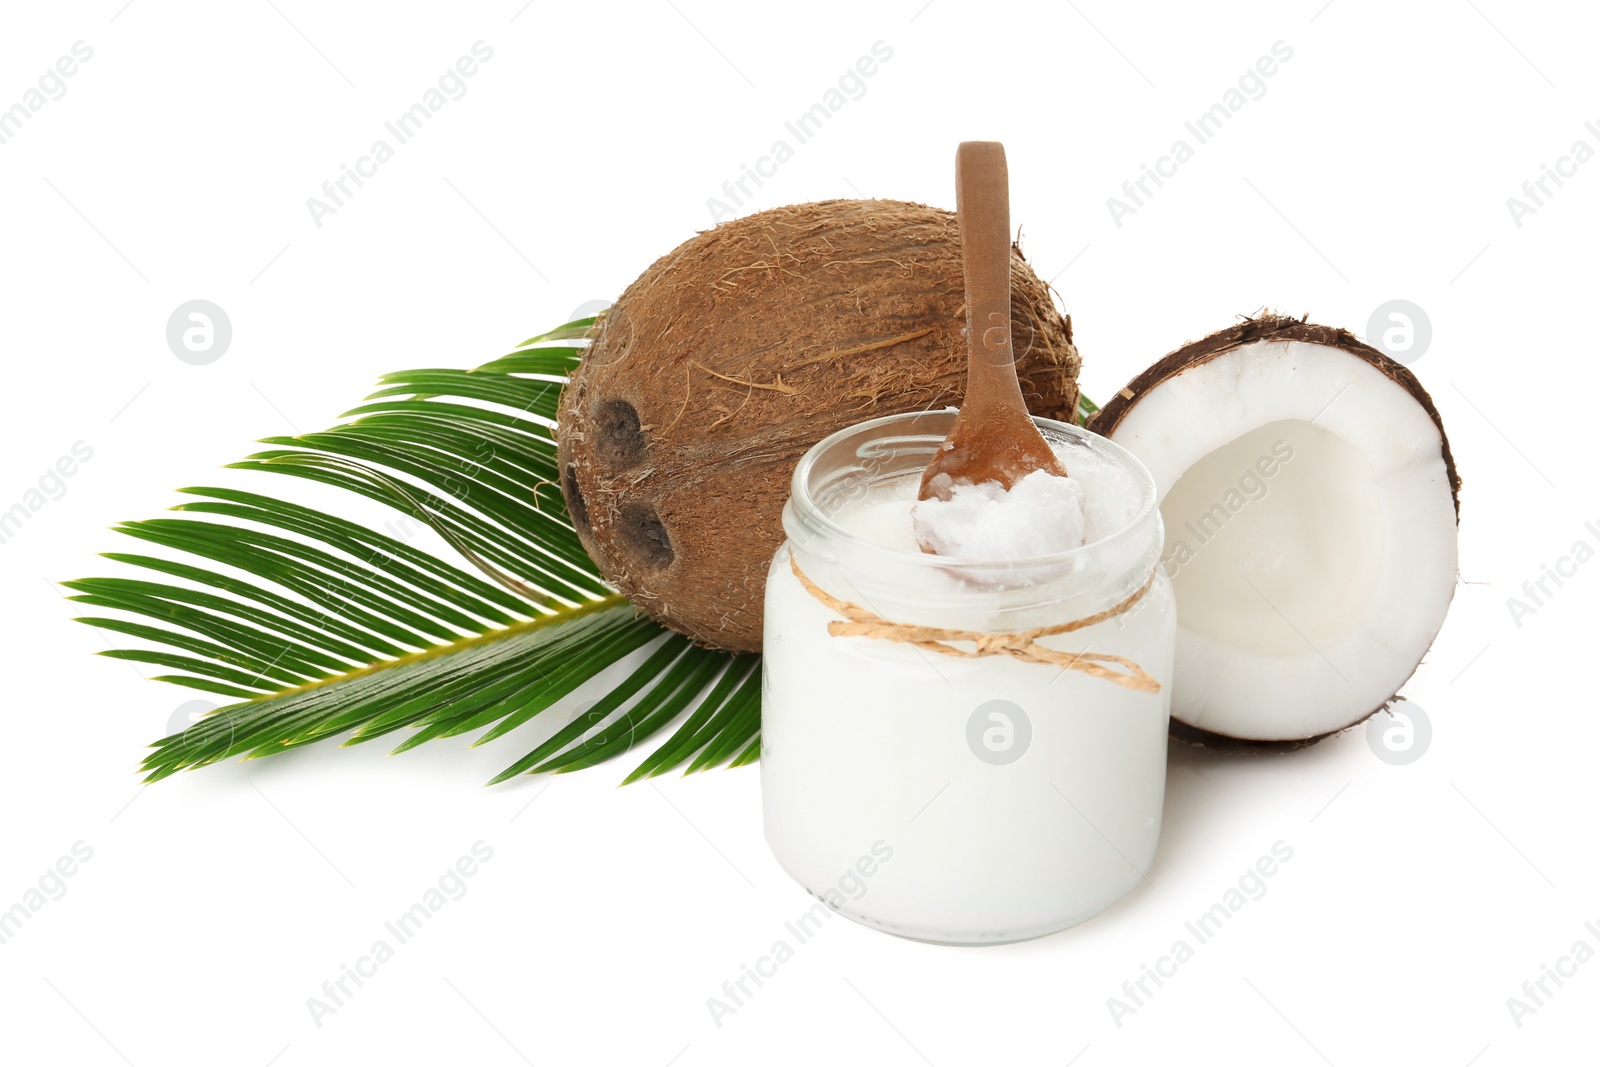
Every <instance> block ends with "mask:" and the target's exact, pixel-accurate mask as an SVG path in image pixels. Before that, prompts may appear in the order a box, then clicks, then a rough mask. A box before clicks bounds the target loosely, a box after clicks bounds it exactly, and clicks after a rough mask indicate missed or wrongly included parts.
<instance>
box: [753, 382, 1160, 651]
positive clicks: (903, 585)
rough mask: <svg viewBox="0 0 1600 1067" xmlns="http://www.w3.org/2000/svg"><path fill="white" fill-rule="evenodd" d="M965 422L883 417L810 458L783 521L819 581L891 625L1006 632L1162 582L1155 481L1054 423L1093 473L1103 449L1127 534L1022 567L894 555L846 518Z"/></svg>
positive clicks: (1114, 449)
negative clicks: (842, 516)
mask: <svg viewBox="0 0 1600 1067" xmlns="http://www.w3.org/2000/svg"><path fill="white" fill-rule="evenodd" d="M954 419H955V415H954V412H953V411H940V412H919V413H913V414H910V415H896V416H888V417H887V418H883V419H875V420H872V421H871V422H868V423H862V424H860V425H859V426H854V427H850V428H848V429H846V430H843V431H840V433H837V434H834V435H833V436H832V437H829V438H828V439H826V440H824V441H822V442H820V443H819V444H818V445H817V446H816V447H814V448H813V449H812V450H811V451H810V452H808V453H807V454H806V456H805V458H804V459H802V461H801V463H800V465H799V466H798V467H797V468H796V470H795V476H794V483H793V485H792V487H791V492H790V498H789V503H788V504H787V505H786V506H785V508H784V513H783V522H784V530H785V532H786V534H787V535H788V539H789V549H790V551H791V552H792V553H793V555H794V559H795V561H796V562H797V563H798V565H799V566H800V568H801V569H802V571H803V572H804V573H805V575H806V576H807V577H808V578H809V579H810V580H811V581H813V582H815V583H816V584H817V585H818V586H820V587H821V588H822V589H824V590H826V591H827V592H828V593H829V594H831V595H832V596H835V597H837V598H839V599H841V600H846V601H849V602H851V603H853V604H857V605H859V606H861V607H863V608H866V609H867V610H869V611H871V612H873V613H874V614H877V615H879V616H882V617H883V618H885V619H888V620H890V621H894V622H903V623H910V624H914V625H924V626H937V627H943V628H950V629H965V630H975V631H980V632H990V633H1004V632H1014V631H1019V630H1027V629H1034V628H1037V627H1043V626H1053V625H1059V624H1061V623H1062V622H1066V621H1071V620H1074V619H1080V618H1087V617H1089V616H1092V615H1096V614H1098V613H1100V612H1103V611H1105V610H1107V609H1109V608H1111V607H1112V606H1113V605H1116V604H1118V603H1121V602H1122V601H1124V600H1126V599H1127V598H1128V597H1129V596H1130V595H1131V594H1133V593H1135V592H1136V591H1137V590H1139V589H1141V588H1143V587H1145V586H1146V585H1147V584H1148V583H1149V582H1150V581H1151V580H1152V576H1153V575H1154V573H1155V570H1156V568H1157V566H1158V565H1159V562H1160V553H1161V548H1162V540H1163V533H1162V527H1161V513H1160V510H1159V509H1158V508H1157V507H1156V506H1155V486H1154V484H1153V482H1152V481H1151V479H1150V476H1149V474H1148V473H1147V472H1146V471H1145V470H1144V468H1143V466H1142V465H1140V464H1139V463H1138V461H1137V460H1135V459H1134V458H1133V457H1132V456H1131V455H1128V454H1127V453H1126V452H1125V451H1124V450H1122V449H1121V448H1119V447H1118V446H1116V445H1114V444H1112V443H1111V442H1109V441H1106V440H1105V439H1104V438H1100V437H1097V436H1095V435H1093V434H1090V433H1088V432H1087V431H1085V430H1082V429H1080V428H1078V427H1074V426H1067V425H1065V424H1062V423H1055V422H1052V421H1050V420H1046V419H1039V420H1035V421H1036V422H1037V423H1038V424H1039V426H1040V430H1041V432H1043V433H1044V434H1045V436H1046V439H1047V440H1050V441H1051V443H1052V445H1053V446H1058V447H1059V448H1063V449H1068V450H1069V452H1070V450H1072V449H1077V450H1080V451H1079V452H1076V453H1071V454H1077V455H1079V456H1080V458H1081V459H1082V461H1083V463H1084V464H1086V465H1087V464H1088V463H1089V461H1090V453H1093V460H1094V463H1095V464H1096V466H1095V469H1096V470H1099V471H1101V472H1102V473H1101V475H1098V476H1097V482H1096V484H1097V485H1098V487H1099V489H1100V491H1101V492H1103V493H1108V494H1111V493H1116V494H1120V496H1121V497H1122V499H1120V500H1116V501H1101V502H1100V503H1101V506H1102V512H1103V513H1109V514H1111V515H1112V516H1113V520H1112V521H1111V524H1112V525H1114V526H1116V528H1115V529H1113V530H1111V531H1110V532H1105V531H1102V533H1104V536H1100V537H1098V538H1097V539H1096V540H1094V541H1092V542H1091V543H1089V544H1086V545H1084V546H1082V547H1081V548H1076V549H1072V550H1070V551H1067V552H1061V553H1055V554H1053V555H1049V556H1039V557H1031V558H1027V559H1017V560H988V561H964V560H951V559H948V558H946V557H941V556H936V555H931V554H928V553H922V552H912V551H905V550H901V549H897V548H891V547H889V546H887V545H884V544H880V543H878V542H876V541H873V540H869V539H867V538H864V537H861V536H859V535H857V534H854V533H852V532H850V531H848V530H846V529H845V528H844V527H843V526H841V525H840V524H839V523H838V522H837V521H835V520H834V518H833V516H834V515H836V514H837V513H838V512H839V510H840V509H841V508H842V507H844V506H846V505H848V504H849V503H851V502H853V501H857V500H860V499H862V498H863V497H864V496H870V495H871V494H873V493H883V492H885V490H886V487H887V486H888V485H890V484H891V483H895V482H903V480H904V479H905V478H907V477H910V476H914V475H916V474H917V473H918V472H920V471H921V470H922V469H923V468H924V467H925V466H926V465H927V462H928V459H929V458H930V457H931V456H932V455H933V453H934V451H935V450H936V449H937V447H938V445H939V443H940V442H941V441H942V440H943V439H944V436H945V435H946V434H947V433H948V432H949V428H950V426H951V425H953V423H954ZM1073 467H1074V463H1073V462H1072V461H1071V460H1070V459H1069V460H1068V469H1069V470H1071V469H1072V468H1073ZM1087 484H1088V483H1086V485H1087ZM1086 491H1087V490H1086ZM1113 505H1114V506H1113ZM908 508H909V504H908ZM1123 517H1126V521H1120V520H1121V519H1122V518H1123ZM908 521H909V518H908Z"/></svg>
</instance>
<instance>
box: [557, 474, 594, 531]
mask: <svg viewBox="0 0 1600 1067" xmlns="http://www.w3.org/2000/svg"><path fill="white" fill-rule="evenodd" d="M561 488H562V490H563V491H564V492H565V493H566V497H567V512H568V514H570V515H571V516H572V524H573V526H575V527H576V528H577V530H578V532H579V533H582V534H587V533H589V505H587V504H585V503H584V502H583V489H582V487H581V486H579V485H578V468H577V467H576V466H574V465H573V464H571V463H568V464H567V469H566V470H565V471H563V472H562V473H561Z"/></svg>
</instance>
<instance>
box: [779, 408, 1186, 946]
mask: <svg viewBox="0 0 1600 1067" xmlns="http://www.w3.org/2000/svg"><path fill="white" fill-rule="evenodd" d="M954 421H955V412H954V411H953V410H945V411H932V412H918V413H912V414H905V415H891V416H888V417H885V418H879V419H874V420H872V421H870V422H864V423H861V424H859V425H856V426H852V427H849V428H847V429H845V430H842V431H840V432H838V433H836V434H834V435H832V436H831V437H828V438H827V439H826V440H824V441H821V442H820V443H818V444H817V445H816V446H815V447H814V448H812V449H811V450H810V451H809V452H807V453H806V455H805V456H804V458H802V459H801V461H800V463H799V465H798V466H797V467H796V469H795V472H794V478H793V483H792V486H791V491H790V497H789V502H788V505H787V506H786V507H785V508H784V513H783V522H784V529H785V532H786V534H787V536H788V540H787V541H786V542H785V543H784V545H783V546H782V547H781V548H780V549H779V551H778V553H777V555H776V556H775V557H774V559H773V561H772V566H771V569H770V572H769V573H768V576H767V587H766V605H765V635H766V636H765V644H764V654H763V660H762V671H763V691H762V692H763V696H762V726H761V793H762V806H763V817H764V822H765V829H766V837H767V842H768V844H769V845H770V846H771V848H772V850H773V852H774V854H775V855H776V856H777V859H778V862H779V863H781V864H782V865H783V867H784V869H785V870H787V871H788V872H789V873H790V874H791V875H792V876H793V877H794V878H795V879H796V880H798V881H799V882H800V884H801V885H803V886H805V888H806V889H807V891H809V892H811V893H812V894H813V895H814V896H817V897H818V898H819V899H820V900H821V901H822V902H823V903H824V904H825V905H826V906H828V907H830V908H833V909H834V910H835V911H837V912H839V913H841V914H843V915H846V916H848V917H850V918H852V919H855V920H856V921H858V922H861V923H864V924H866V925H869V926H873V927H877V928H878V929H881V930H886V931H888V932H890V933H894V934H899V935H901V936H904V937H910V938H916V939H919V940H925V941H934V942H940V943H947V944H982V943H1000V942H1007V941H1018V940H1023V939H1026V938H1031V937H1038V936H1041V935H1043V934H1048V933H1052V932H1054V931H1057V930H1061V929H1064V928H1066V927H1069V926H1072V925H1074V924H1076V923H1080V922H1082V921H1084V920H1085V919H1087V918H1089V917H1090V916H1092V915H1094V914H1096V913H1097V912H1099V911H1101V910H1102V909H1104V908H1106V907H1108V906H1109V905H1110V904H1111V903H1112V902H1114V901H1116V900H1117V899H1118V898H1119V897H1121V896H1122V895H1123V894H1124V893H1126V892H1127V891H1128V890H1129V889H1131V888H1132V887H1133V886H1134V885H1135V884H1137V883H1138V882H1139V881H1140V880H1141V879H1142V878H1143V877H1144V875H1145V872H1146V870H1147V869H1148V868H1149V866H1150V863H1151V861H1152V859H1153V857H1154V855H1155V848H1156V839H1157V837H1158V835H1159V833H1160V827H1161V806H1162V798H1163V794H1164V786H1165V776H1166V757H1167V710H1168V705H1169V702H1170V693H1171V685H1170V682H1171V677H1172V658H1173V647H1174V634H1175V626H1176V611H1175V609H1174V606H1173V599H1172V591H1171V587H1170V584H1169V582H1168V580H1167V578H1166V576H1165V575H1164V574H1163V573H1162V571H1161V568H1160V551H1161V546H1162V527H1161V513H1160V511H1159V509H1158V508H1157V500H1156V491H1155V485H1154V483H1153V482H1152V480H1151V478H1150V475H1149V472H1147V471H1146V470H1145V469H1144V467H1143V465H1141V464H1140V463H1139V461H1138V460H1136V459H1135V458H1134V457H1133V456H1132V455H1130V454H1129V453H1128V452H1127V451H1125V450H1124V449H1122V448H1121V447H1119V446H1117V445H1115V444H1113V443H1111V442H1110V441H1108V440H1106V439H1105V438H1102V437H1098V436H1096V435H1094V434H1091V433H1089V432H1088V431H1086V430H1082V429H1079V428H1078V427H1075V426H1069V425H1066V424H1063V423H1058V422H1053V421H1050V420H1047V419H1037V420H1035V421H1036V422H1037V423H1038V426H1039V429H1040V431H1041V432H1042V433H1043V434H1044V435H1045V438H1046V439H1047V440H1048V441H1049V442H1050V443H1051V445H1052V447H1054V448H1055V449H1056V450H1057V452H1058V454H1060V455H1061V456H1062V458H1063V460H1064V462H1065V464H1066V467H1067V470H1068V472H1069V474H1073V472H1074V470H1075V468H1076V469H1077V471H1078V474H1074V475H1073V476H1079V474H1081V475H1082V476H1083V477H1084V478H1085V481H1084V485H1085V495H1086V504H1087V508H1088V510H1089V512H1090V515H1091V519H1090V522H1091V529H1090V534H1091V538H1092V539H1091V540H1090V541H1089V543H1087V544H1085V545H1084V546H1083V547H1081V548H1076V549H1072V550H1070V551H1066V552H1060V553H1056V554H1054V555H1049V556H1039V557H1034V558H1029V559H1010V560H989V561H981V560H979V561H974V560H965V559H963V560H960V561H953V560H950V559H947V558H944V557H940V556H936V555H930V554H927V553H923V552H920V551H917V550H915V549H914V548H910V547H906V546H901V547H890V546H889V545H887V544H885V543H881V542H880V540H876V539H873V538H870V537H867V536H862V535H860V534H858V533H852V532H851V531H850V530H849V529H847V528H846V527H845V526H844V525H842V524H841V523H840V522H839V521H836V519H837V517H839V516H840V515H842V514H844V513H845V509H850V508H860V507H862V506H863V505H873V503H874V501H875V500H877V498H878V497H879V496H886V495H892V494H891V493H890V490H889V487H890V486H891V485H895V484H897V483H898V485H899V486H900V489H901V495H902V496H906V489H905V485H906V479H908V478H915V477H917V476H919V475H920V473H921V471H922V470H923V469H924V468H925V467H926V466H927V463H928V461H929V459H930V458H931V456H932V455H933V453H934V450H935V449H936V448H937V447H938V445H939V443H940V442H941V441H943V440H944V438H945V436H946V435H947V434H948V433H949V431H950V428H951V427H952V426H953V425H954ZM1090 472H1093V477H1092V478H1090V477H1089V473H1090ZM911 495H914V491H912V492H911ZM909 507H910V504H909V500H907V502H906V504H905V509H906V511H907V512H909ZM906 523H907V525H909V519H907V520H906ZM1096 523H1098V526H1099V531H1100V532H1099V534H1096V533H1095V524H1096ZM846 612H855V617H856V618H857V620H858V621H859V620H860V619H862V618H865V619H867V622H866V623H865V631H866V632H862V627H860V626H858V627H855V628H851V627H850V626H849V625H848V623H847V620H846V619H845V613H846ZM1102 613H1105V616H1106V617H1103V619H1102V621H1099V622H1094V621H1093V618H1092V617H1094V616H1099V615H1101V614H1102ZM1080 620H1088V621H1089V624H1088V625H1083V626H1081V627H1080V628H1076V629H1072V628H1071V627H1072V624H1074V623H1076V622H1078V621H1080ZM830 623H831V624H834V627H835V628H836V629H837V628H840V627H843V628H844V629H845V631H846V632H844V633H834V632H831V631H830ZM908 626H911V627H933V628H938V629H941V630H945V631H956V632H958V633H967V634H970V635H972V637H970V638H960V637H958V636H953V635H951V634H944V635H933V636H930V634H931V631H921V632H918V633H908V632H907V631H906V629H905V627H908ZM1041 629H1046V630H1065V632H1052V633H1048V634H1045V635H1042V636H1036V637H1035V638H1034V641H1035V642H1036V646H1042V647H1043V648H1044V649H1048V650H1051V651H1049V652H1047V653H1044V654H1043V656H1044V658H1045V659H1047V660H1048V661H1046V662H1040V661H1039V659H1040V656H1031V657H1030V656H1028V655H1026V654H1025V655H1023V656H1018V655H1015V654H1013V653H1010V652H1005V651H1000V652H997V653H995V654H985V655H976V654H974V653H976V652H977V651H978V650H979V649H978V644H977V641H976V638H977V637H978V636H979V635H985V634H1011V635H1018V634H1024V633H1025V632H1027V631H1037V630H1041ZM889 632H892V633H894V634H898V635H901V636H902V637H904V638H906V639H902V640H896V639H892V638H891V637H888V636H881V635H883V634H885V633H889ZM912 639H915V641H920V642H921V643H914V641H913V640H912ZM1023 643H1024V644H1025V643H1026V642H1025V640H1024V641H1023ZM1006 644H1007V645H1008V646H1012V647H1015V646H1016V645H1017V644H1018V639H1016V638H1013V639H1011V640H1008V641H1007V642H1006ZM961 652H964V653H966V655H961V654H956V653H961ZM1061 653H1067V654H1082V657H1083V658H1082V659H1072V658H1071V656H1062V655H1061ZM1109 657H1120V658H1121V659H1120V661H1119V660H1117V659H1115V658H1109ZM1064 663H1065V664H1067V665H1064ZM1128 665H1136V666H1133V667H1131V668H1130V666H1128ZM1139 669H1142V672H1144V673H1145V675H1146V676H1147V678H1146V682H1145V687H1146V688H1145V691H1141V690H1140V689H1139V688H1138V687H1137V686H1135V685H1133V684H1131V683H1130V682H1129V680H1128V679H1129V676H1130V674H1131V671H1133V670H1139ZM1108 675H1109V677H1108ZM1118 675H1120V676H1121V677H1122V678H1123V681H1121V682H1119V681H1117V680H1114V677H1115V676H1118ZM1152 686H1154V687H1158V690H1157V691H1151V687H1152ZM813 910H815V907H814V908H813Z"/></svg>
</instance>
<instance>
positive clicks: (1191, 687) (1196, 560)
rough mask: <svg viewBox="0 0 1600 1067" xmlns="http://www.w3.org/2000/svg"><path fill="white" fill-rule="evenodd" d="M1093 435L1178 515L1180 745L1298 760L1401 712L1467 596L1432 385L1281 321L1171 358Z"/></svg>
mask: <svg viewBox="0 0 1600 1067" xmlns="http://www.w3.org/2000/svg"><path fill="white" fill-rule="evenodd" d="M1090 426H1091V428H1092V429H1094V430H1096V431H1098V432H1099V433H1101V434H1104V435H1105V436H1107V437H1109V438H1111V439H1112V440H1114V441H1116V442H1117V443H1118V444H1120V445H1122V446H1123V447H1125V448H1127V449H1128V450H1129V451H1130V452H1132V453H1133V454H1134V455H1136V456H1138V457H1139V459H1141V460H1142V461H1143V462H1144V464H1145V466H1146V467H1148V468H1149V469H1150V473H1151V474H1152V475H1153V476H1154V477H1155V482H1156V488H1157V491H1158V493H1159V494H1160V496H1161V499H1162V503H1161V512H1162V517H1163V518H1164V520H1165V523H1166V546H1165V550H1164V552H1163V554H1162V558H1163V561H1164V566H1165V568H1166V570H1167V573H1168V574H1169V575H1170V576H1171V577H1172V581H1173V586H1174V589H1175V591H1176V594H1177V602H1178V650H1177V663H1176V668H1175V671H1174V683H1173V694H1172V717H1173V722H1172V732H1173V735H1174V736H1176V737H1180V738H1182V739H1184V740H1188V741H1192V742H1194V743H1197V744H1201V745H1204V746H1206V747H1212V748H1223V749H1233V750H1250V749H1263V748H1278V749H1283V748H1299V747H1303V746H1305V745H1308V744H1311V743H1313V742H1315V741H1317V740H1320V739H1321V738H1323V737H1326V736H1327V735H1328V734H1330V733H1335V732H1337V731H1339V730H1342V729H1345V728H1346V727H1349V726H1353V725H1355V724H1356V723H1359V722H1361V721H1362V720H1363V719H1366V718H1367V717H1368V716H1369V715H1371V714H1372V713H1373V712H1374V711H1376V710H1378V709H1380V708H1382V707H1384V706H1386V705H1387V704H1388V703H1389V702H1390V701H1391V700H1392V699H1393V698H1394V696H1395V694H1396V692H1397V691H1398V690H1399V688H1400V686H1401V685H1402V684H1403V683H1404V682H1405V681H1406V680H1407V679H1408V678H1410V677H1411V675H1412V673H1413V672H1414V671H1415V670H1416V668H1417V665H1418V664H1419V663H1420V662H1421V661H1422V657H1423V655H1424V654H1425V653H1426V652H1427V650H1428V647H1429V645H1431V644H1432V642H1433V638H1434V636H1435V635H1436V634H1437V633H1438V631H1439V627H1440V625H1441V624H1442V623H1443V621H1444V616H1445V611H1446V609H1447V608H1448V607H1449V604H1450V598H1451V596H1452V594H1453V593H1454V591H1455V583H1456V527H1457V524H1458V521H1459V515H1460V502H1459V490H1460V486H1461V480H1460V478H1459V477H1458V476H1457V474H1456V468H1455V462H1454V460H1453V459H1452V458H1451V455H1450V444H1449V441H1448V440H1447V439H1446V438H1445V433H1444V425H1443V423H1442V422H1441V421H1440V419H1439V412H1438V411H1437V409H1435V408H1434V406H1433V401H1432V400H1431V399H1430V398H1429V396H1428V394H1427V392H1426V391H1425V390H1424V389H1423V388H1422V386H1421V385H1420V384H1419V383H1418V381H1417V379H1416V377H1415V375H1413V374H1412V373H1411V372H1410V371H1409V370H1407V369H1406V368H1405V367H1403V366H1401V365H1400V364H1399V363H1396V362H1395V361H1394V360H1392V359H1390V358H1388V357H1387V356H1385V355H1384V354H1383V353H1381V352H1379V351H1377V350H1376V349H1373V348H1371V347H1369V346H1367V345H1365V344H1362V343H1361V342H1360V341H1358V340H1357V339H1356V338H1355V337H1353V336H1352V335H1351V334H1349V333H1347V332H1346V331H1344V330H1339V329H1334V328H1331V327H1327V326H1315V325H1310V324H1308V323H1306V322H1304V321H1302V320H1295V319H1290V318H1284V317H1279V316H1273V315H1266V316H1263V317H1262V318H1259V319H1249V320H1246V321H1245V322H1242V323H1240V324H1238V325H1236V326H1232V327H1229V328H1228V329H1225V330H1221V331H1219V332H1217V333H1214V334H1212V335H1211V336H1209V337H1206V338H1204V339H1203V340H1200V341H1195V342H1192V343H1190V344H1188V345H1185V346H1184V347H1183V348H1180V349H1178V350H1177V351H1176V352H1173V353H1172V354H1170V355H1168V356H1167V357H1165V358H1164V359H1162V360H1161V361H1160V362H1158V363H1157V364H1155V365H1154V366H1153V367H1151V368H1150V369H1149V370H1147V371H1145V372H1144V373H1143V374H1141V375H1139V376H1138V377H1137V378H1135V379H1134V380H1133V381H1132V382H1130V383H1129V384H1128V386H1127V388H1125V389H1123V390H1122V391H1121V392H1120V393H1118V394H1117V395H1116V397H1115V398H1113V399H1112V401H1111V403H1109V404H1107V405H1106V407H1105V409H1104V410H1103V411H1101V412H1100V413H1099V414H1098V415H1096V416H1095V418H1094V420H1093V421H1092V422H1091V423H1090Z"/></svg>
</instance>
